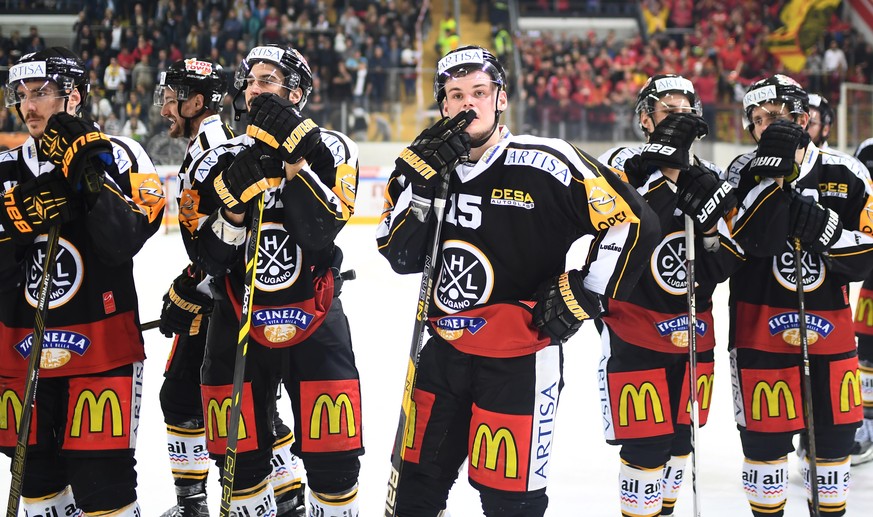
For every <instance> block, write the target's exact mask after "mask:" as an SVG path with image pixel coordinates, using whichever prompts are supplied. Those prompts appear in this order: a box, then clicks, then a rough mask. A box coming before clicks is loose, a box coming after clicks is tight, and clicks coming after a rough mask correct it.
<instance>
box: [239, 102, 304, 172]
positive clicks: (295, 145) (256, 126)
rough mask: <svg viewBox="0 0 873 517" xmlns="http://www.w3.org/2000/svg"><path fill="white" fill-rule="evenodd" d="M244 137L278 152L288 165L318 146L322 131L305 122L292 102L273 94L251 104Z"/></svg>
mask: <svg viewBox="0 0 873 517" xmlns="http://www.w3.org/2000/svg"><path fill="white" fill-rule="evenodd" d="M246 134H247V135H249V136H250V137H252V138H254V139H255V140H258V141H260V142H263V143H264V144H266V145H267V146H268V147H270V148H271V149H275V150H276V151H278V153H279V156H280V157H281V158H282V160H284V161H286V162H288V163H297V162H298V161H300V160H301V159H302V158H306V157H307V156H309V153H310V152H311V151H312V150H313V149H315V147H316V146H317V145H318V144H319V143H320V142H321V128H319V127H318V125H316V124H315V122H313V121H312V119H310V118H307V119H304V118H303V116H302V115H301V114H300V111H299V110H298V109H297V108H296V107H295V106H294V104H293V103H292V102H291V101H289V100H288V99H283V98H282V97H279V96H278V95H274V94H272V93H264V94H261V95H258V96H257V97H256V98H255V99H253V100H252V107H251V109H249V125H248V127H247V128H246Z"/></svg>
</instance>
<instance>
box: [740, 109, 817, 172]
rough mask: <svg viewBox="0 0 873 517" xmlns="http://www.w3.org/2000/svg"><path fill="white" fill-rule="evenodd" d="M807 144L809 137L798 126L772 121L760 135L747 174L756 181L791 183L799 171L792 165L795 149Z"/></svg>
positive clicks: (787, 122) (786, 121)
mask: <svg viewBox="0 0 873 517" xmlns="http://www.w3.org/2000/svg"><path fill="white" fill-rule="evenodd" d="M808 143H809V136H807V135H806V133H805V132H804V131H803V128H802V127H800V125H799V124H796V123H794V122H790V121H788V120H774V121H773V123H771V124H770V125H769V126H767V129H765V130H764V132H763V133H761V139H760V140H759V141H758V150H757V154H756V156H755V158H754V159H753V160H752V163H751V164H749V173H750V174H753V175H754V176H755V178H756V179H758V180H760V179H761V178H785V179H786V180H787V181H789V182H791V181H794V179H795V178H797V175H798V174H799V169H798V168H797V166H796V165H795V163H794V155H795V154H796V153H797V149H799V148H801V147H804V146H806V145H807V144H808Z"/></svg>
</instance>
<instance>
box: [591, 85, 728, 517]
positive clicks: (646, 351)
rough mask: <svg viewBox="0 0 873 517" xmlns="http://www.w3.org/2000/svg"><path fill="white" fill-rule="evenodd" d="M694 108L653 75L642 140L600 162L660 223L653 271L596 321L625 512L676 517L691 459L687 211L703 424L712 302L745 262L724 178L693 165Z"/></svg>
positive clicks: (644, 103)
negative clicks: (733, 231)
mask: <svg viewBox="0 0 873 517" xmlns="http://www.w3.org/2000/svg"><path fill="white" fill-rule="evenodd" d="M701 111H702V110H701V104H700V100H699V98H698V97H697V94H696V93H695V91H694V85H693V84H692V83H691V81H689V80H688V79H686V78H684V77H682V76H678V75H674V74H665V75H656V76H654V77H652V78H650V79H649V80H648V81H646V83H645V85H644V86H643V88H642V89H641V90H640V93H639V95H638V96H637V103H636V112H637V115H638V116H639V124H640V127H641V128H642V130H643V132H644V133H645V134H646V135H647V143H646V144H645V145H643V146H640V147H633V148H632V147H619V148H615V149H611V150H609V151H607V152H606V153H604V154H603V155H602V156H601V157H600V161H601V162H603V163H605V164H606V165H609V166H611V167H614V168H615V169H618V170H619V171H622V172H623V174H624V176H625V178H626V181H627V182H628V183H630V184H631V186H633V187H634V188H636V189H637V192H639V193H640V194H641V195H642V196H643V198H645V199H646V201H647V202H648V204H649V206H650V207H651V208H652V209H653V210H654V211H655V213H657V214H658V217H659V219H660V222H661V242H660V243H659V244H658V246H657V247H656V248H655V253H654V255H652V259H651V267H650V268H648V269H647V270H646V272H645V273H644V274H643V275H642V277H641V278H640V281H639V282H638V283H637V285H636V288H635V289H634V290H633V292H632V294H631V296H630V298H629V299H628V300H627V301H620V300H612V299H610V300H608V305H607V306H605V308H606V311H607V312H606V314H605V315H604V316H603V317H602V318H600V319H599V320H597V322H596V323H597V326H598V329H599V330H600V333H601V335H602V337H603V352H604V354H603V358H602V359H601V361H600V369H599V372H598V380H599V382H600V394H601V401H602V404H603V411H602V414H603V419H604V420H603V425H604V432H605V434H606V439H607V443H610V444H614V445H621V452H620V457H621V467H620V470H619V480H618V481H619V492H620V506H621V513H622V515H626V516H643V515H647V516H648V515H671V514H672V513H673V508H674V505H675V504H676V498H677V497H678V495H679V488H680V487H681V486H682V480H683V478H684V477H686V476H685V475H684V474H685V462H686V459H687V458H688V455H689V454H690V452H691V440H690V438H691V433H690V423H691V421H690V420H689V418H690V415H689V411H690V404H689V396H688V391H689V390H688V386H689V379H688V376H689V368H688V363H689V352H688V300H687V279H688V275H687V271H686V264H685V262H686V259H685V246H686V244H685V242H686V241H685V238H686V236H685V219H684V215H683V214H688V215H689V216H691V217H692V218H693V220H694V222H695V226H696V230H697V231H696V232H695V243H696V246H697V247H699V248H700V251H699V252H698V253H697V254H696V260H695V278H696V281H697V286H696V291H695V295H696V302H697V303H696V307H697V311H698V312H697V327H696V328H697V330H696V332H697V361H698V362H697V379H696V380H695V385H696V386H698V392H699V393H698V400H699V401H700V415H699V424H700V425H703V424H705V423H706V418H707V416H708V414H709V405H710V395H711V388H712V381H713V347H714V346H715V336H714V334H715V331H714V329H713V322H712V303H711V296H712V292H713V290H714V289H715V286H716V284H717V283H718V282H721V281H723V280H726V279H727V277H728V275H729V274H730V272H731V270H732V269H734V268H735V267H737V264H738V262H739V260H741V259H740V253H739V252H738V251H737V249H736V246H735V245H733V244H732V242H731V241H730V238H729V231H728V229H727V225H726V224H725V223H724V222H723V221H722V217H723V216H724V215H726V214H727V212H728V210H730V209H731V208H732V207H733V206H735V205H736V198H735V197H734V195H733V192H732V191H731V188H730V185H727V184H726V183H725V182H724V181H723V180H720V179H719V176H720V175H721V170H720V169H718V168H717V167H716V166H715V165H714V164H712V163H709V162H706V161H703V160H700V159H698V158H696V157H695V158H693V159H689V151H690V146H691V144H692V143H693V142H694V141H695V140H696V139H697V138H698V137H701V136H704V135H705V134H706V131H707V127H706V123H705V122H703V119H702V118H701V115H702V113H701ZM662 149H673V150H674V151H673V152H672V153H670V154H666V153H662V152H660V150H662ZM704 248H705V249H706V251H704ZM647 386H651V387H652V388H653V389H652V391H651V392H650V393H649V394H648V395H647V396H649V397H651V399H650V400H651V401H652V402H651V403H652V408H651V411H649V410H648V409H645V408H643V407H641V406H639V404H646V402H645V400H648V399H646V398H645V396H643V397H640V396H639V394H640V393H646V389H647V388H646V387H647ZM633 415H645V417H644V418H640V417H639V416H637V417H635V416H633ZM659 512H660V513H659Z"/></svg>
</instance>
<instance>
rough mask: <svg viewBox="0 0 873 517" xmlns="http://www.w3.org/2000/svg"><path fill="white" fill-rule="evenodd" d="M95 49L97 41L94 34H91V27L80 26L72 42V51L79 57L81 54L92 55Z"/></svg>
mask: <svg viewBox="0 0 873 517" xmlns="http://www.w3.org/2000/svg"><path fill="white" fill-rule="evenodd" d="M96 48H97V40H96V38H95V36H94V34H92V33H91V26H90V25H88V24H84V25H82V26H81V27H80V28H79V31H78V32H77V35H76V38H75V40H74V42H73V51H74V52H75V53H77V54H79V55H81V54H82V52H88V53H93V52H94V50H95V49H96Z"/></svg>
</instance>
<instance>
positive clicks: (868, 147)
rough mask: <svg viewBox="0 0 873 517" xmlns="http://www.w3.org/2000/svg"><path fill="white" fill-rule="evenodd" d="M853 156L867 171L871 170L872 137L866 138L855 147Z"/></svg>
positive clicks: (872, 156)
mask: <svg viewBox="0 0 873 517" xmlns="http://www.w3.org/2000/svg"><path fill="white" fill-rule="evenodd" d="M855 158H857V159H858V161H860V162H861V163H863V164H864V166H865V167H867V170H868V171H871V172H873V138H868V139H867V140H864V141H863V142H861V143H860V144H858V148H857V149H855Z"/></svg>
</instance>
